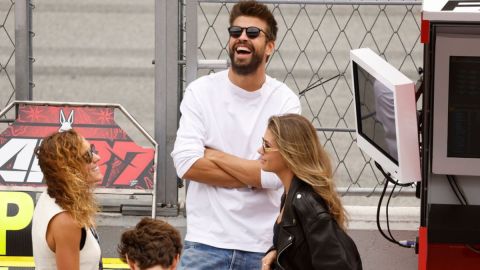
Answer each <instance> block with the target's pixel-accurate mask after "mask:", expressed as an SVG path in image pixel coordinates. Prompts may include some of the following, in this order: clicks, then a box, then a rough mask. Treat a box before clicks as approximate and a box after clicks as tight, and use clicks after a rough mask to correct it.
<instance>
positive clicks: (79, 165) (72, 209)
mask: <svg viewBox="0 0 480 270" xmlns="http://www.w3.org/2000/svg"><path fill="white" fill-rule="evenodd" d="M37 157H38V164H39V165H40V169H41V170H42V172H43V176H44V179H45V182H46V184H47V190H46V191H45V192H44V193H42V195H41V196H40V198H39V199H38V202H37V205H36V207H35V212H34V215H33V223H32V244H33V255H34V258H35V266H36V269H40V270H41V269H69V270H70V269H73V270H78V269H82V270H84V269H86V270H90V269H100V268H102V265H101V252H100V245H99V243H98V238H97V235H96V232H95V214H96V213H97V211H98V206H97V204H96V202H95V199H94V195H93V189H94V188H95V185H96V183H98V182H99V181H101V180H102V178H103V175H102V173H101V172H100V169H99V167H98V164H97V163H98V161H99V160H100V157H99V156H98V154H97V152H96V151H95V146H94V145H93V144H89V143H88V142H87V141H86V140H85V139H84V138H83V137H82V136H80V135H79V134H78V133H77V132H76V131H75V130H73V129H71V130H68V131H64V132H57V133H54V134H52V135H50V136H48V137H46V138H45V139H44V140H43V141H42V143H41V144H40V147H39V148H38V150H37Z"/></svg>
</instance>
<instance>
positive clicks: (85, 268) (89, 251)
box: [32, 191, 101, 270]
mask: <svg viewBox="0 0 480 270" xmlns="http://www.w3.org/2000/svg"><path fill="white" fill-rule="evenodd" d="M63 211H65V210H63V209H62V208H61V207H60V206H59V205H58V204H56V203H55V199H53V198H51V197H50V196H49V195H48V194H47V192H46V191H45V192H43V193H42V195H41V196H40V198H39V199H38V202H37V205H36V207H35V211H34V213H33V221H32V246H33V257H34V259H35V269H37V270H49V269H55V270H56V269H57V263H56V260H55V252H53V251H52V250H51V249H50V247H49V246H48V244H47V239H46V237H47V228H48V224H49V223H50V220H51V219H52V218H53V217H54V216H55V215H57V214H59V213H61V212H63ZM85 230H86V232H87V235H86V238H85V245H84V246H83V248H82V250H80V269H81V270H93V269H95V270H98V266H99V262H100V257H101V251H100V245H99V244H98V241H97V239H95V237H94V236H93V234H92V232H91V231H90V229H88V228H86V229H85ZM78 248H79V249H80V246H79V247H78Z"/></svg>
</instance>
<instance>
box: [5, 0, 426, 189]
mask: <svg viewBox="0 0 480 270" xmlns="http://www.w3.org/2000/svg"><path fill="white" fill-rule="evenodd" d="M234 2H236V1H225V2H224V1H199V3H198V7H197V20H196V21H197V38H196V40H193V41H192V40H191V39H188V38H187V37H188V33H187V32H186V30H185V29H186V16H185V14H186V13H185V12H181V13H180V14H182V16H180V19H179V27H180V29H181V30H180V31H181V33H180V39H181V40H180V44H181V50H180V56H179V57H180V61H181V63H185V60H186V57H185V52H186V47H187V42H196V45H197V52H198V60H199V61H201V60H215V59H219V60H226V59H228V53H227V41H228V32H227V27H228V16H229V12H230V10H231V8H232V6H233V4H234ZM263 2H266V3H267V5H268V6H269V7H270V8H271V9H272V10H273V13H274V15H275V17H276V19H277V22H278V24H279V34H278V37H277V41H276V51H275V53H274V54H273V55H272V57H271V59H270V62H269V64H268V66H267V73H268V74H269V75H270V76H272V77H274V78H277V79H278V80H281V81H283V82H285V83H286V84H287V85H288V86H289V87H290V88H291V89H292V90H294V91H295V92H296V93H297V94H298V95H299V97H300V100H301V103H302V109H303V112H302V114H303V115H304V116H306V117H307V118H309V119H311V121H312V123H313V124H314V125H315V126H316V127H317V129H318V130H319V134H320V136H321V140H322V142H323V144H324V145H325V147H326V149H327V151H328V152H329V153H330V155H331V157H332V160H333V162H334V165H335V173H336V179H337V181H338V184H337V186H338V188H339V190H340V191H341V192H343V193H344V194H347V195H358V194H363V195H367V196H368V195H370V194H372V193H374V192H377V191H379V190H380V188H379V187H380V186H381V185H382V184H383V182H384V178H383V176H382V175H381V173H380V172H379V171H378V170H377V169H376V168H375V166H374V164H373V161H372V160H371V159H370V158H369V157H368V156H366V155H365V154H364V153H362V152H361V151H360V150H359V149H358V147H357V146H356V143H355V133H354V127H355V123H354V121H355V119H354V118H355V117H354V112H353V109H354V108H353V107H354V106H353V99H352V85H351V72H350V64H349V51H350V50H351V49H355V48H361V47H369V48H371V49H373V50H374V51H376V52H377V53H379V54H380V55H381V56H382V57H384V58H385V59H386V60H387V61H388V62H389V63H391V64H392V65H393V66H395V67H396V68H398V69H399V70H400V71H401V72H403V73H404V74H405V75H407V76H408V77H409V78H411V79H412V80H416V79H417V78H418V72H417V70H418V68H419V67H421V65H422V62H423V46H422V45H421V44H420V11H421V5H420V4H421V2H420V1H400V0H391V1H358V0H357V1H348V0H347V1H313V0H310V1H263ZM188 4H189V1H187V0H183V1H180V6H181V8H182V10H185V9H186V6H187V5H188ZM14 6H15V3H14V1H13V0H0V89H1V90H0V103H1V104H0V108H2V109H3V107H5V106H6V105H7V104H9V103H10V102H11V101H12V100H13V99H14V97H15V61H14V60H15V57H14V54H15V42H14V41H15V39H14V33H15V18H14V17H15V16H14V9H15V8H14ZM204 67H205V65H204V66H203V67H201V66H200V68H199V70H198V73H197V75H198V76H201V75H204V74H207V73H209V72H212V68H209V67H208V66H207V68H204ZM185 73H186V70H185V65H183V76H182V77H181V78H179V85H180V87H179V88H180V92H181V90H182V89H185V87H186V85H185V79H184V78H185ZM330 78H333V79H331V80H329V79H330ZM172 91H173V90H172ZM413 190H414V189H413V188H407V189H406V190H405V188H404V190H403V191H402V192H405V191H406V192H408V193H409V194H412V193H413Z"/></svg>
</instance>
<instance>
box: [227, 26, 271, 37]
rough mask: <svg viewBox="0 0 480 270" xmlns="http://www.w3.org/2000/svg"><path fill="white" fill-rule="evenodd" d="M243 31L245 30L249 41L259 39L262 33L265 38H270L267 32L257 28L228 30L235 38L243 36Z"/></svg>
mask: <svg viewBox="0 0 480 270" xmlns="http://www.w3.org/2000/svg"><path fill="white" fill-rule="evenodd" d="M243 30H245V33H246V34H247V37H248V38H249V39H254V38H257V37H258V36H259V35H260V32H263V33H264V34H265V36H267V37H268V34H267V33H266V32H265V31H263V30H262V29H260V28H258V27H255V26H249V27H240V26H230V27H229V28H228V33H229V34H230V36H231V37H233V38H239V37H240V36H241V35H242V33H243Z"/></svg>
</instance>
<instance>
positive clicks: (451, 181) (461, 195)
mask: <svg viewBox="0 0 480 270" xmlns="http://www.w3.org/2000/svg"><path fill="white" fill-rule="evenodd" d="M447 179H448V183H449V184H450V187H451V188H452V191H453V193H454V194H455V196H456V197H457V199H458V201H459V202H460V204H461V205H463V206H467V205H468V201H467V197H466V196H465V194H464V193H463V191H462V189H461V188H460V186H459V185H458V182H457V179H456V178H455V176H453V175H449V174H447ZM465 247H467V248H468V249H469V250H471V251H472V252H475V253H477V254H480V249H478V248H476V247H474V246H473V245H471V244H465Z"/></svg>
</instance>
